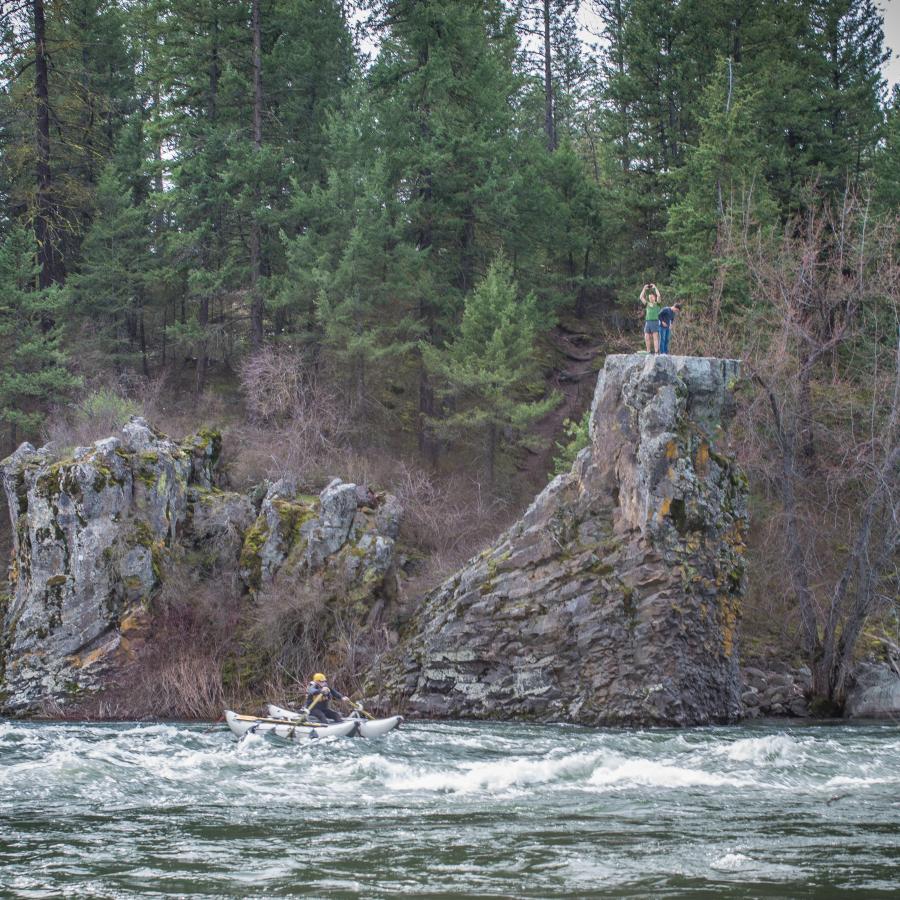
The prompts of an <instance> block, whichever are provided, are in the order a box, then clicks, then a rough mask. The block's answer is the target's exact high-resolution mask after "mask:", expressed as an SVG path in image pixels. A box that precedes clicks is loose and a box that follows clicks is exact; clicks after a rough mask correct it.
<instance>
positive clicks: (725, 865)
mask: <svg viewBox="0 0 900 900" xmlns="http://www.w3.org/2000/svg"><path fill="white" fill-rule="evenodd" d="M752 865H753V860H752V859H750V857H749V856H745V855H744V854H743V853H726V854H725V855H724V856H720V857H719V858H718V859H714V860H713V861H712V862H711V863H710V864H709V866H710V868H711V869H718V870H719V871H720V872H740V871H741V870H742V869H748V868H750V867H751V866H752Z"/></svg>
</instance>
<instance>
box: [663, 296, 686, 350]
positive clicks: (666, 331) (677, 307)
mask: <svg viewBox="0 0 900 900" xmlns="http://www.w3.org/2000/svg"><path fill="white" fill-rule="evenodd" d="M680 312H681V304H680V303H673V304H672V305H671V306H664V307H663V308H662V309H661V310H660V311H659V352H660V353H668V352H669V338H670V337H671V336H672V323H673V322H674V321H675V316H676V314H677V313H680Z"/></svg>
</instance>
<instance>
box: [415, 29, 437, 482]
mask: <svg viewBox="0 0 900 900" xmlns="http://www.w3.org/2000/svg"><path fill="white" fill-rule="evenodd" d="M429 56H430V47H429V45H428V43H427V42H426V43H425V44H424V46H422V47H421V48H420V50H419V54H418V64H419V69H420V70H421V69H424V68H425V67H426V66H427V65H428V60H429ZM426 90H427V83H425V82H424V80H423V88H422V97H421V108H420V110H419V116H420V123H419V133H420V134H421V137H422V146H423V147H427V146H428V143H429V141H430V140H431V124H430V122H429V116H430V114H431V109H430V106H429V102H428V96H427V94H426V93H425V92H426ZM419 180H420V186H419V192H418V193H419V199H420V200H421V201H422V219H421V221H420V223H419V228H418V234H417V236H416V247H417V249H418V250H419V251H423V250H426V249H428V248H429V247H431V244H432V241H433V234H432V220H431V217H432V214H433V210H432V208H431V204H432V198H433V175H432V172H431V169H429V168H424V169H422V170H421V171H420V173H419ZM417 307H418V308H417V317H418V319H419V321H420V322H422V323H423V324H424V326H425V327H424V332H425V338H426V340H427V341H428V342H429V343H433V342H434V339H435V333H434V332H435V326H434V309H433V308H432V306H431V303H430V302H429V299H428V297H426V296H424V295H420V296H419V302H418V304H417ZM434 413H435V402H434V390H433V389H432V387H431V383H430V381H429V379H428V369H427V368H426V366H425V360H424V359H423V357H422V355H421V354H419V411H418V415H417V416H416V437H417V441H418V446H419V453H420V454H421V455H422V457H423V459H425V460H427V461H428V463H429V464H430V465H431V466H432V468H434V467H435V466H436V465H437V454H438V446H437V441H436V439H435V436H434V431H433V429H432V427H431V425H430V423H429V420H430V419H432V418H433V417H434Z"/></svg>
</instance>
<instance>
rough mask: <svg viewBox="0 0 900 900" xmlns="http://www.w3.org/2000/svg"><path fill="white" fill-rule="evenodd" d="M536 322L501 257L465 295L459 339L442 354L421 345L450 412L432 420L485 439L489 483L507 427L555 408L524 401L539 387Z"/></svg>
mask: <svg viewBox="0 0 900 900" xmlns="http://www.w3.org/2000/svg"><path fill="white" fill-rule="evenodd" d="M538 324H539V317H538V311H537V303H536V300H535V298H534V295H533V294H529V295H527V296H526V297H524V298H521V297H519V295H518V289H517V287H516V283H515V281H514V280H513V276H512V267H511V266H510V264H509V262H508V261H507V260H506V259H505V257H504V256H503V255H502V254H501V255H499V256H498V257H497V258H496V259H495V260H494V262H493V263H492V264H491V266H490V267H489V269H488V271H487V274H486V275H485V277H484V278H483V279H482V280H481V282H479V284H478V285H477V286H476V288H475V290H474V291H472V293H471V294H469V295H467V297H466V301H465V308H464V311H463V317H462V323H461V325H460V330H459V336H458V337H457V338H456V339H455V340H454V341H452V342H451V343H450V344H448V345H447V346H446V347H445V348H444V349H442V350H438V349H436V348H434V347H429V346H425V347H423V353H424V355H425V360H426V363H427V365H428V367H429V369H430V371H431V372H432V373H433V374H435V375H436V376H438V378H439V379H440V380H441V381H442V382H443V383H444V384H445V385H446V387H445V389H444V391H443V396H444V398H445V400H450V399H452V401H453V407H454V411H453V412H451V413H449V414H447V415H445V416H443V417H442V418H441V419H440V420H439V421H437V422H435V424H436V425H437V426H439V427H440V428H441V429H444V430H448V431H451V432H471V431H476V432H481V433H483V434H484V435H485V454H486V459H487V472H488V477H489V479H490V481H491V482H493V480H494V474H495V473H494V466H495V454H496V450H497V443H498V440H499V439H500V436H501V434H502V432H503V430H504V429H506V428H511V429H524V428H526V427H527V426H528V425H530V424H531V423H532V422H534V421H535V420H536V419H538V418H540V417H541V416H544V415H546V414H547V412H549V411H550V410H551V409H552V408H553V407H554V406H555V405H556V404H557V403H558V402H559V398H558V397H557V396H556V395H555V394H554V395H551V396H549V397H546V398H544V399H540V400H533V399H527V395H528V393H529V392H530V390H534V389H535V388H536V387H537V386H538V382H537V376H538V371H537V366H536V364H535V359H534V343H535V338H536V336H537V331H538Z"/></svg>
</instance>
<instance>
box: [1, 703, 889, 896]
mask: <svg viewBox="0 0 900 900" xmlns="http://www.w3.org/2000/svg"><path fill="white" fill-rule="evenodd" d="M898 845H900V730H898V728H897V727H895V726H862V727H843V728H823V727H818V728H816V727H804V728H783V727H778V726H771V725H769V726H765V725H761V726H749V727H744V728H723V729H711V728H710V729H693V730H688V731H665V730H655V731H654V730H644V731H600V730H591V729H581V728H569V727H553V726H545V727H539V726H511V725H489V724H481V723H433V722H432V723H413V724H410V725H409V726H408V727H406V728H404V729H403V730H401V731H400V732H396V733H393V734H391V735H388V736H386V737H385V738H383V739H381V740H377V741H364V740H335V741H317V742H308V743H302V744H294V743H286V742H279V741H277V740H273V739H268V738H262V737H257V736H250V737H248V738H247V739H246V740H244V741H242V742H241V743H240V744H237V743H235V742H234V740H233V739H232V737H231V735H230V734H229V733H228V732H227V731H226V730H225V729H224V728H216V729H213V730H210V729H207V728H204V727H202V726H181V725H174V724H124V725H96V724H90V725H83V724H71V723H66V724H33V723H19V722H9V721H3V722H0V895H3V896H13V897H59V896H63V897H83V896H91V897H110V898H113V897H115V898H120V897H130V896H138V895H140V896H171V895H173V894H174V895H187V894H189V895H190V896H192V897H223V896H233V897H249V896H266V897H270V896H285V897H287V896H316V897H321V896H329V897H332V896H334V897H343V896H346V897H350V896H359V895H362V896H366V897H388V896H395V895H397V894H409V895H420V896H421V895H427V896H434V897H437V896H453V895H456V896H504V897H542V898H543V897H571V896H579V897H607V896H608V897H629V896H634V897H639V896H640V897H645V896H649V895H652V896H660V897H676V896H713V895H723V894H724V895H732V896H745V897H769V896H771V897H813V896H825V895H827V894H829V893H832V892H833V893H841V894H843V893H845V892H848V891H849V892H851V893H856V894H857V895H859V896H877V895H879V894H883V895H885V896H887V895H889V894H892V893H894V894H896V892H897V891H898V889H900V851H898Z"/></svg>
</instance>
